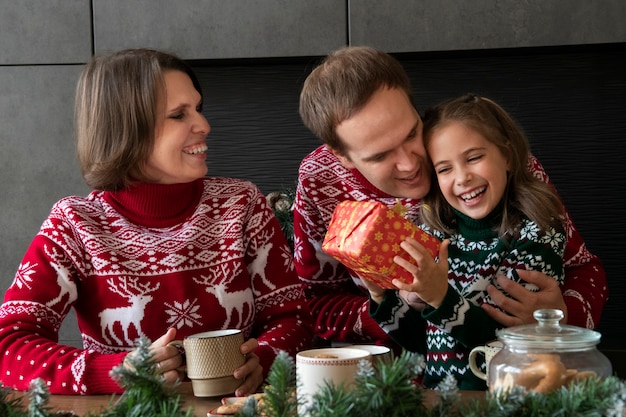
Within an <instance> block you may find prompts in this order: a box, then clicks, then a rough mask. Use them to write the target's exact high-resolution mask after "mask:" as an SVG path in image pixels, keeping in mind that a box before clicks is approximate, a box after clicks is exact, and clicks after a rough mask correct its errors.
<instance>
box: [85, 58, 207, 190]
mask: <svg viewBox="0 0 626 417" xmlns="http://www.w3.org/2000/svg"><path fill="white" fill-rule="evenodd" d="M166 71H182V72H184V73H185V74H187V75H188V76H189V77H190V78H191V80H192V82H193V85H194V87H195V88H196V90H197V91H198V92H199V93H200V95H201V96H202V90H201V88H200V84H199V82H198V79H197V77H196V76H195V74H194V73H193V71H192V70H191V68H190V67H189V66H188V65H187V64H186V63H185V62H184V61H182V60H181V59H180V58H178V57H176V56H174V55H171V54H168V53H165V52H160V51H156V50H152V49H126V50H123V51H119V52H115V53H112V54H108V55H101V56H94V57H93V58H92V59H91V60H90V61H89V62H88V63H87V65H86V66H85V68H84V69H83V72H82V73H81V76H80V78H79V80H78V85H77V88H76V103H75V110H74V127H75V135H76V150H77V154H78V160H79V163H80V167H81V171H82V174H83V178H84V179H85V182H86V183H87V184H88V185H89V186H90V187H92V188H94V189H98V190H105V191H115V190H120V189H123V188H126V187H127V186H128V185H129V184H131V183H132V182H133V181H141V180H145V178H143V174H142V170H143V166H144V164H145V163H146V162H147V160H148V158H149V157H150V154H151V153H152V148H153V145H154V140H155V134H156V130H157V127H158V126H157V120H158V117H159V114H160V113H161V112H162V111H163V109H161V108H160V106H164V104H163V103H164V95H165V84H164V80H163V74H164V72H166Z"/></svg>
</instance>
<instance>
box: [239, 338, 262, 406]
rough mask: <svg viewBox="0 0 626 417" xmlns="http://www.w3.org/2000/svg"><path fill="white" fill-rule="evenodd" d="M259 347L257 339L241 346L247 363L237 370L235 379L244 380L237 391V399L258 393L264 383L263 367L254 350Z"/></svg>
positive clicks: (249, 340) (247, 341)
mask: <svg viewBox="0 0 626 417" xmlns="http://www.w3.org/2000/svg"><path fill="white" fill-rule="evenodd" d="M258 347H259V342H258V341H257V340H256V339H248V340H246V341H245V342H243V344H242V345H241V353H243V354H244V355H245V356H246V363H244V364H243V365H242V366H241V367H239V368H237V369H235V372H234V373H233V376H234V377H235V379H243V383H242V384H241V385H240V386H239V388H237V390H236V391H235V395H236V396H237V397H245V396H248V395H251V394H254V393H255V392H257V390H258V389H259V387H260V386H261V384H262V383H263V367H262V366H261V363H260V361H259V357H258V356H257V355H256V354H255V353H254V350H255V349H256V348H258Z"/></svg>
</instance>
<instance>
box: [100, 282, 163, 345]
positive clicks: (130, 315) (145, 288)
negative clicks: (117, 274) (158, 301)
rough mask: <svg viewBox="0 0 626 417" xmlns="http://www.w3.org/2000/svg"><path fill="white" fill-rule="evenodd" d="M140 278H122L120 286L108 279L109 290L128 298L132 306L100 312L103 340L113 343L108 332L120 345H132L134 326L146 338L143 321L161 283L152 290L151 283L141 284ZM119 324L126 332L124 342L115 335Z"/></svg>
mask: <svg viewBox="0 0 626 417" xmlns="http://www.w3.org/2000/svg"><path fill="white" fill-rule="evenodd" d="M137 280H138V278H120V281H119V284H117V285H116V283H115V280H114V279H113V278H109V279H107V284H109V289H110V290H111V291H113V292H114V293H116V294H119V295H121V296H122V297H124V298H126V299H127V300H128V301H129V302H130V305H129V306H128V307H117V308H107V309H105V310H103V311H102V312H100V314H98V316H99V317H100V328H101V329H102V338H103V339H104V340H106V341H107V343H109V344H110V343H111V339H109V338H108V337H107V331H108V332H109V334H110V335H111V337H112V338H113V339H114V340H115V341H116V342H117V343H118V344H120V345H124V344H125V345H132V344H133V341H132V340H130V339H129V337H128V330H129V329H130V326H131V325H133V326H134V327H135V329H136V330H137V333H138V334H139V335H140V336H145V334H144V333H143V331H142V330H141V321H142V320H143V317H144V314H145V308H146V305H147V304H148V303H149V302H150V301H152V296H151V295H148V294H150V293H151V292H154V291H156V290H157V289H159V286H160V285H161V284H160V283H157V284H156V286H154V287H152V288H150V283H144V284H140V283H138V282H137ZM115 323H119V324H120V326H121V327H122V331H123V332H124V340H121V339H120V338H119V337H117V336H116V335H115V331H114V328H113V327H114V325H115Z"/></svg>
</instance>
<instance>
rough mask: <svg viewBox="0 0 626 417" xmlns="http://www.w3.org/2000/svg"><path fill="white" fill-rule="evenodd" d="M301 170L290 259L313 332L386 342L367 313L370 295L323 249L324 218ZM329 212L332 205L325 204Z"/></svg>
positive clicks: (334, 338)
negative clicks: (301, 285)
mask: <svg viewBox="0 0 626 417" xmlns="http://www.w3.org/2000/svg"><path fill="white" fill-rule="evenodd" d="M309 184H310V181H309V180H308V179H307V175H306V173H304V172H303V170H302V168H301V170H300V180H299V183H298V189H297V192H296V201H295V206H294V238H295V239H294V244H295V256H294V258H295V259H294V262H295V267H296V271H297V273H298V277H299V278H300V281H301V282H302V284H303V285H304V290H305V295H306V298H307V302H308V304H309V308H310V310H311V314H312V315H313V321H314V332H315V334H316V335H317V336H319V337H321V338H322V339H325V340H332V341H337V342H347V343H359V342H369V343H377V344H389V343H390V339H389V337H388V336H387V335H386V334H385V333H384V332H383V331H382V330H381V329H380V327H379V326H378V324H377V323H376V322H375V321H374V320H372V318H371V317H370V316H369V313H368V310H369V299H368V296H367V295H366V293H365V291H364V290H362V289H361V288H360V287H359V286H357V284H356V283H355V282H356V281H358V278H353V277H352V276H351V275H350V273H349V271H348V270H347V269H346V268H345V267H344V266H343V265H342V264H341V263H339V262H338V261H336V260H335V259H334V258H332V257H331V256H329V255H327V254H326V253H325V252H324V251H323V250H322V242H323V241H324V236H325V234H326V229H327V226H326V222H325V220H324V217H323V215H322V213H321V212H320V209H319V208H318V206H317V205H316V204H315V202H314V201H315V198H314V197H313V195H314V194H316V191H315V190H314V189H312V188H313V187H311V188H309ZM326 209H327V210H328V213H327V215H328V217H330V215H331V214H332V211H333V210H334V205H332V207H331V206H328V207H326Z"/></svg>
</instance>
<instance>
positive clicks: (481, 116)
mask: <svg viewBox="0 0 626 417" xmlns="http://www.w3.org/2000/svg"><path fill="white" fill-rule="evenodd" d="M451 122H460V123H463V124H464V125H465V126H466V127H468V128H470V129H472V130H474V131H475V132H477V133H479V134H480V135H482V136H483V137H484V138H485V139H487V140H488V141H489V142H491V143H493V144H494V145H495V146H497V147H498V149H499V150H500V152H502V154H503V155H504V157H505V158H506V159H507V160H508V161H509V172H508V179H507V186H506V190H505V193H504V196H503V203H504V213H503V216H502V220H501V222H500V224H499V226H498V228H497V229H498V232H499V234H501V235H504V234H506V233H514V232H515V229H516V227H518V226H519V224H520V223H521V222H522V220H523V219H524V217H526V218H528V219H530V220H532V221H533V222H535V223H536V224H537V225H538V226H539V227H540V228H541V229H543V230H545V229H547V228H549V227H550V226H558V225H559V224H561V222H562V221H563V214H564V208H563V204H562V202H561V200H560V199H559V197H558V195H557V194H556V191H555V190H554V189H553V187H552V186H551V185H550V184H547V183H545V182H543V181H542V180H540V179H539V178H537V177H535V176H534V175H533V174H532V173H531V172H530V171H529V169H528V161H529V156H530V145H529V143H528V139H527V138H526V135H525V134H524V132H523V131H522V129H521V128H520V127H519V126H518V125H517V123H516V122H515V121H514V120H513V118H512V117H511V116H510V115H509V114H508V113H507V112H506V111H505V110H504V109H503V108H502V107H501V106H499V105H498V104H496V103H495V102H493V101H492V100H490V99H488V98H484V97H479V96H476V95H474V94H467V95H464V96H461V97H458V98H455V99H451V100H447V101H445V102H443V103H441V104H439V105H438V106H436V107H434V108H430V109H427V110H426V112H425V115H424V145H425V146H426V148H427V149H428V144H429V142H430V140H431V138H432V136H433V133H434V132H436V131H437V130H438V129H440V128H443V127H445V126H446V125H447V124H449V123H451ZM422 203H423V205H422V209H421V213H420V215H421V218H422V221H424V222H425V223H426V224H427V225H428V226H429V227H432V228H434V229H436V230H440V231H443V232H445V233H447V234H452V233H453V232H454V231H455V230H456V220H455V219H456V215H455V214H454V212H453V210H452V207H451V206H450V205H449V204H448V202H447V201H446V200H445V198H444V197H443V194H442V193H441V190H440V189H439V184H438V182H437V178H436V174H435V173H433V181H432V186H431V189H430V192H429V193H428V195H426V197H424V199H423V200H422Z"/></svg>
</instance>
